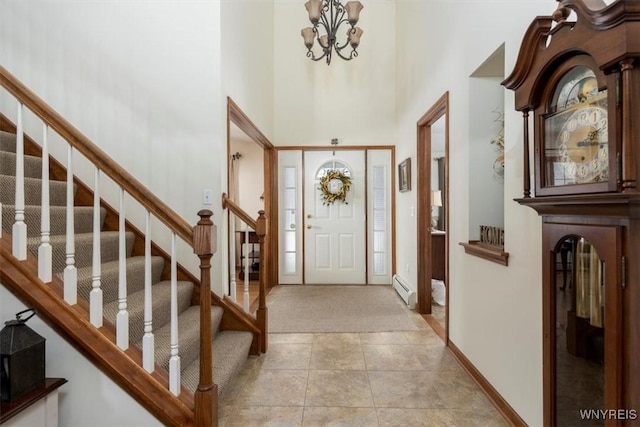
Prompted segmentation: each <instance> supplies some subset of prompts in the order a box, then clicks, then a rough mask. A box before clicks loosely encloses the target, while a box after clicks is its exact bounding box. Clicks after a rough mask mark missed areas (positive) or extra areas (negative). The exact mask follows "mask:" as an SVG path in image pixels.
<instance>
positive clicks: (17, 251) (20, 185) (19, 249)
mask: <svg viewBox="0 0 640 427" xmlns="http://www.w3.org/2000/svg"><path fill="white" fill-rule="evenodd" d="M16 130H17V134H16V204H15V211H16V216H15V222H14V223H13V228H12V230H11V233H12V236H13V248H12V250H13V256H15V257H16V258H18V259H19V260H25V259H27V223H26V222H24V129H23V126H22V104H18V117H17V120H16Z"/></svg>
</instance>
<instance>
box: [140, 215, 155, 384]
mask: <svg viewBox="0 0 640 427" xmlns="http://www.w3.org/2000/svg"><path fill="white" fill-rule="evenodd" d="M145 217H146V218H145V219H146V221H145V231H144V232H145V238H144V335H143V337H142V367H143V368H144V369H145V370H146V371H147V372H153V371H154V369H155V361H154V347H155V345H154V336H153V305H152V302H153V300H152V294H151V215H150V214H149V211H146V214H145Z"/></svg>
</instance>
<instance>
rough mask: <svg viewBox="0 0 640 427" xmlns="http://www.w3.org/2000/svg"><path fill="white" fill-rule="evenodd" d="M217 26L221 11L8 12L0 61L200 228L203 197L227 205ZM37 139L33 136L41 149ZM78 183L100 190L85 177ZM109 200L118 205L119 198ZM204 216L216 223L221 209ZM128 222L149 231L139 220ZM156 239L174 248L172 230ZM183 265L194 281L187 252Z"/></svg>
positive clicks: (193, 261)
mask: <svg viewBox="0 0 640 427" xmlns="http://www.w3.org/2000/svg"><path fill="white" fill-rule="evenodd" d="M219 20H220V4H219V1H218V0H209V1H199V0H187V1H178V0H175V1H173V0H169V1H162V2H146V1H135V0H130V1H118V2H113V1H110V0H96V1H91V2H78V1H74V0H33V1H29V2H22V1H13V0H11V1H4V2H3V7H2V14H0V52H1V53H2V56H1V58H2V59H1V62H2V64H3V66H5V67H6V68H7V69H8V70H9V71H10V72H11V73H13V74H14V75H16V76H17V77H18V78H19V79H20V80H22V81H23V82H24V83H25V84H26V85H27V86H28V87H30V88H31V89H32V90H33V91H34V92H35V93H36V94H38V95H39V96H41V97H42V98H44V100H45V101H46V102H48V103H49V104H50V105H51V106H52V107H53V108H55V109H56V110H57V111H58V112H60V113H61V114H62V115H63V116H64V117H65V118H67V119H68V120H69V121H70V122H71V123H72V124H73V125H74V126H76V127H77V128H78V129H79V130H80V131H81V132H83V133H85V134H86V135H87V136H88V137H89V138H91V139H92V140H93V141H94V142H95V143H96V144H98V145H99V146H100V147H101V148H102V149H103V150H105V151H106V152H107V153H108V154H109V155H110V156H112V157H113V158H114V159H115V160H116V161H117V162H118V163H120V164H121V165H122V166H123V167H125V168H126V169H127V170H128V171H129V172H131V173H132V174H133V175H134V176H135V177H136V178H137V179H138V180H139V181H141V182H142V183H143V184H144V185H146V186H147V187H148V188H149V189H150V190H151V191H152V192H153V193H155V194H156V195H157V196H158V197H159V198H160V199H162V200H164V201H165V202H167V203H168V204H169V206H171V207H172V208H173V209H174V210H175V211H176V212H177V213H178V214H180V215H182V216H183V217H184V218H185V219H186V220H187V221H189V222H190V223H192V224H195V222H197V220H198V217H197V215H196V213H197V212H198V211H199V210H200V209H201V208H203V207H204V206H203V205H202V190H203V189H204V188H211V189H213V190H214V194H220V193H221V192H222V181H221V179H220V176H221V172H220V171H221V169H222V168H223V167H224V168H226V158H225V156H222V155H221V153H223V152H225V147H226V138H225V135H226V131H225V129H226V128H225V126H224V114H223V111H224V110H223V106H224V103H223V96H222V94H221V89H220V68H219V63H220V29H219V27H220V26H219V25H218V23H219ZM4 99H5V98H4V97H3V100H4ZM7 102H8V101H3V103H4V104H5V105H6V103H7ZM40 129H41V128H40V127H36V128H34V127H30V128H29V131H30V133H31V135H32V136H34V137H36V138H39V135H40V134H41V133H42V131H41V130H40ZM52 139H54V140H55V138H52ZM52 142H54V144H53V145H54V146H53V147H52V152H53V153H54V154H55V155H56V156H58V157H60V156H62V158H65V157H64V154H63V153H64V146H63V144H62V143H55V142H56V141H52ZM78 163H79V162H78ZM224 170H225V171H226V169H224ZM78 173H79V175H80V176H81V177H82V178H83V179H84V180H85V182H88V183H92V182H93V181H92V172H91V171H90V170H85V169H82V168H80V169H78ZM225 173H226V172H225ZM176 177H178V178H176ZM102 190H103V192H104V193H103V194H104V196H105V197H106V199H107V200H109V201H110V202H111V203H112V205H114V206H117V198H116V193H115V190H111V191H109V190H108V189H107V188H106V186H103V188H102ZM209 208H212V209H213V211H214V220H216V218H220V217H221V207H220V206H219V203H216V204H215V205H213V206H209ZM127 213H128V216H129V217H130V218H132V219H134V222H135V223H137V224H138V225H139V226H140V227H141V228H144V227H143V220H142V217H143V215H142V212H141V211H134V210H133V208H129V207H128V208H127ZM151 234H152V238H153V239H154V240H156V241H158V242H160V243H161V244H165V247H167V246H166V244H167V242H169V241H170V238H169V233H168V232H167V231H166V229H164V228H161V227H160V226H156V225H155V224H154V226H153V227H152V233H151ZM219 247H220V245H219ZM218 258H219V257H214V260H213V266H214V271H220V268H219V265H220V264H219V260H218ZM180 260H181V262H183V263H185V264H186V265H187V266H188V267H190V268H191V269H192V270H194V271H196V273H197V270H196V266H197V258H196V257H195V256H194V255H193V254H192V251H191V250H190V249H187V248H182V249H181V250H180ZM214 286H217V287H219V286H220V280H219V279H216V278H215V277H214Z"/></svg>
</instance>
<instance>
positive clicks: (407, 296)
mask: <svg viewBox="0 0 640 427" xmlns="http://www.w3.org/2000/svg"><path fill="white" fill-rule="evenodd" d="M393 288H394V289H395V290H396V292H397V293H398V295H400V298H402V300H403V301H404V303H405V304H407V305H408V306H409V308H410V309H412V310H413V309H414V308H415V307H416V291H414V290H413V289H411V288H410V287H409V285H407V282H405V281H404V279H403V278H402V277H400V276H398V275H397V274H394V275H393Z"/></svg>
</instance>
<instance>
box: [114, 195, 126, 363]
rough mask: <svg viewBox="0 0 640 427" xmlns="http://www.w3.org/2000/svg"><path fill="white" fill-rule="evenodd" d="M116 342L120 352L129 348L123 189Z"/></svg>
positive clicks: (119, 221) (120, 218)
mask: <svg viewBox="0 0 640 427" xmlns="http://www.w3.org/2000/svg"><path fill="white" fill-rule="evenodd" d="M116 342H117V344H118V347H120V348H121V349H122V350H126V349H128V348H129V311H128V309H127V237H126V234H125V217H124V189H122V188H120V216H119V219H118V314H117V316H116Z"/></svg>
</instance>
